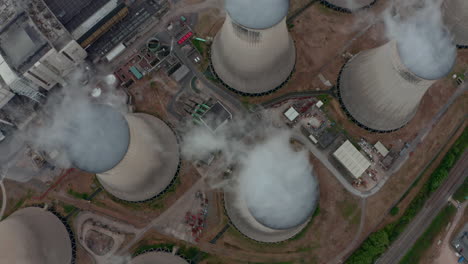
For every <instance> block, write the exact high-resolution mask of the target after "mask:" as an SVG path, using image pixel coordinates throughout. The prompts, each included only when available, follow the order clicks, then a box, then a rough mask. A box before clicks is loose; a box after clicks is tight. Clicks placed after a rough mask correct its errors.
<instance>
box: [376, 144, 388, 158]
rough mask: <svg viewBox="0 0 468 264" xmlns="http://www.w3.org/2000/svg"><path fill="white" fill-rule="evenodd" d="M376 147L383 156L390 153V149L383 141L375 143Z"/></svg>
mask: <svg viewBox="0 0 468 264" xmlns="http://www.w3.org/2000/svg"><path fill="white" fill-rule="evenodd" d="M374 147H375V149H376V150H377V151H378V152H379V153H380V154H381V155H382V157H385V156H387V155H388V152H389V151H388V149H387V148H386V147H385V146H384V145H383V144H382V142H380V141H377V143H375V145H374Z"/></svg>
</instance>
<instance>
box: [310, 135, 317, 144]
mask: <svg viewBox="0 0 468 264" xmlns="http://www.w3.org/2000/svg"><path fill="white" fill-rule="evenodd" d="M309 139H310V140H311V141H312V142H314V144H317V143H318V140H317V139H316V138H315V137H314V136H313V135H309Z"/></svg>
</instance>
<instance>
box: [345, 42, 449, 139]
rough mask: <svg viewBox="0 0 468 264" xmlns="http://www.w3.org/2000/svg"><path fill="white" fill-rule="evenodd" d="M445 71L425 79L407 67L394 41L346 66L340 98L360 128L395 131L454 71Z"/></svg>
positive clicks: (360, 56) (366, 53)
mask: <svg viewBox="0 0 468 264" xmlns="http://www.w3.org/2000/svg"><path fill="white" fill-rule="evenodd" d="M453 63H454V61H453ZM444 70H446V72H443V73H440V76H437V77H436V78H434V79H425V78H421V77H420V76H418V75H416V74H415V73H414V72H413V71H411V70H410V69H409V68H408V67H407V66H406V65H404V63H403V61H402V58H401V57H400V54H399V51H398V45H397V42H396V41H390V42H388V43H387V44H385V45H382V46H380V47H378V48H375V49H371V50H366V51H363V52H361V53H359V54H357V55H355V56H354V57H353V58H352V59H351V60H350V61H348V62H347V63H346V65H345V66H344V67H343V69H342V71H341V73H340V77H339V80H338V96H339V99H340V103H341V105H342V107H343V109H344V110H345V112H346V113H347V114H348V116H349V117H351V118H352V119H353V121H355V122H356V123H357V124H358V125H359V126H361V127H363V128H366V129H368V130H370V131H374V132H391V131H395V130H397V129H399V128H401V127H403V126H405V125H406V124H407V123H408V122H409V121H410V120H411V119H412V118H413V116H414V115H415V114H416V111H417V109H418V106H419V103H420V101H421V98H422V97H423V95H424V94H425V93H426V91H427V90H428V89H429V87H430V86H431V85H432V84H433V83H434V82H435V81H436V80H437V79H439V78H442V77H443V76H445V75H446V74H447V73H448V72H449V71H450V70H451V69H444Z"/></svg>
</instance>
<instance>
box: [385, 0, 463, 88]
mask: <svg viewBox="0 0 468 264" xmlns="http://www.w3.org/2000/svg"><path fill="white" fill-rule="evenodd" d="M405 2H406V1H405ZM410 2H411V3H413V5H410V4H408V3H404V4H403V6H400V10H399V11H398V13H397V14H392V13H391V12H390V11H388V12H386V13H385V15H384V21H385V25H386V31H387V35H388V38H389V39H394V40H396V41H397V43H398V48H399V52H400V56H401V59H402V61H403V63H404V64H405V65H406V66H407V67H408V68H409V69H410V70H411V71H412V72H413V73H415V74H416V75H418V76H419V77H421V78H424V79H429V80H436V79H440V78H442V77H443V76H445V75H447V74H448V73H449V72H450V71H451V69H452V67H453V65H454V63H455V58H456V47H455V45H454V44H453V42H452V38H451V36H450V34H449V32H448V30H447V29H446V27H445V26H444V24H443V22H442V14H441V10H440V6H439V5H438V4H437V3H436V1H432V0H430V1H425V2H421V1H417V2H414V1H410ZM405 13H407V14H408V15H406V14H405Z"/></svg>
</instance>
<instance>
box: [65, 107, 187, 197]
mask: <svg viewBox="0 0 468 264" xmlns="http://www.w3.org/2000/svg"><path fill="white" fill-rule="evenodd" d="M80 113H81V114H80V115H77V116H75V117H74V120H73V121H72V127H73V128H74V129H73V130H72V131H71V132H70V136H69V138H72V139H73V141H74V142H76V144H69V148H68V153H69V156H70V159H71V160H72V162H73V164H74V165H75V166H76V167H78V168H80V169H82V170H84V171H87V172H91V173H96V174H97V177H98V179H99V181H100V182H101V184H102V185H103V186H104V188H105V189H106V190H107V191H108V192H109V193H111V194H112V195H114V196H116V197H117V198H120V199H122V200H126V201H131V202H137V201H144V200H147V199H150V198H153V197H154V196H156V195H158V194H159V193H161V192H162V191H164V190H165V189H166V188H167V187H168V186H169V185H170V184H171V182H172V180H173V179H174V177H175V176H176V174H177V172H178V169H179V148H178V142H177V138H176V136H175V134H174V133H173V132H172V130H171V129H170V128H169V127H168V126H167V125H166V124H165V123H164V122H163V121H161V120H160V119H158V118H156V117H153V116H150V115H147V114H141V113H137V114H135V113H134V114H126V115H122V114H120V113H119V112H118V111H116V110H114V109H113V108H111V107H110V106H106V105H100V104H94V105H90V106H87V107H86V109H81V112H80Z"/></svg>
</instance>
